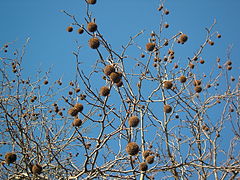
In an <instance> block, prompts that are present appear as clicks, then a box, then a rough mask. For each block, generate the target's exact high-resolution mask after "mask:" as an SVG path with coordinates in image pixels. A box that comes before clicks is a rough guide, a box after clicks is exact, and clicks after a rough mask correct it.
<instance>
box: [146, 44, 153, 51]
mask: <svg viewBox="0 0 240 180" xmlns="http://www.w3.org/2000/svg"><path fill="white" fill-rule="evenodd" d="M154 48H155V43H151V42H150V43H147V44H146V50H147V51H153V50H154Z"/></svg>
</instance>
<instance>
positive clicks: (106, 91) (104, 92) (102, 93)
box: [100, 86, 110, 96]
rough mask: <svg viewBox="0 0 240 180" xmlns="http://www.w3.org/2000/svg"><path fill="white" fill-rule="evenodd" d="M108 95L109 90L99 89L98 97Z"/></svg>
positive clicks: (106, 88)
mask: <svg viewBox="0 0 240 180" xmlns="http://www.w3.org/2000/svg"><path fill="white" fill-rule="evenodd" d="M109 93H110V89H109V88H108V87H106V86H103V87H101V89H100V95H101V96H108V95H109Z"/></svg>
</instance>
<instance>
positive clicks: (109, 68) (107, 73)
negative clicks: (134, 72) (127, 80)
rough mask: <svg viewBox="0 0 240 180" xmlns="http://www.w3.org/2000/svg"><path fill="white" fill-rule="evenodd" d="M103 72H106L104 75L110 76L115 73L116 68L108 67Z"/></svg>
mask: <svg viewBox="0 0 240 180" xmlns="http://www.w3.org/2000/svg"><path fill="white" fill-rule="evenodd" d="M103 71H104V74H106V75H107V76H109V75H110V74H111V73H112V72H115V68H114V67H113V66H112V65H107V66H105V68H104V70H103Z"/></svg>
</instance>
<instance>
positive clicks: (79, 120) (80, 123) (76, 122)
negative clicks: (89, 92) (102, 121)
mask: <svg viewBox="0 0 240 180" xmlns="http://www.w3.org/2000/svg"><path fill="white" fill-rule="evenodd" d="M72 125H73V126H77V127H79V126H81V125H82V120H81V119H79V118H75V119H74V121H73V123H72Z"/></svg>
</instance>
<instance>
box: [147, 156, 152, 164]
mask: <svg viewBox="0 0 240 180" xmlns="http://www.w3.org/2000/svg"><path fill="white" fill-rule="evenodd" d="M146 162H147V163H148V164H152V163H153V162H154V156H148V157H147V158H146Z"/></svg>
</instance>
